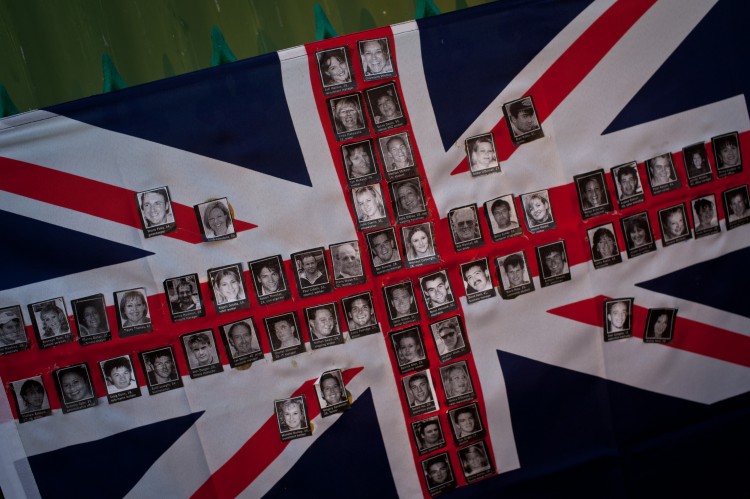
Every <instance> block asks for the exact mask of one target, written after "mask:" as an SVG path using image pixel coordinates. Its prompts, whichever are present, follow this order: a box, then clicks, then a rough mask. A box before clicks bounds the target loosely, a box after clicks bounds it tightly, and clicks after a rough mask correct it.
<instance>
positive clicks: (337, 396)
mask: <svg viewBox="0 0 750 499" xmlns="http://www.w3.org/2000/svg"><path fill="white" fill-rule="evenodd" d="M315 394H316V395H317V396H318V405H319V406H320V415H321V416H323V417H324V418H325V417H328V416H330V415H331V414H337V413H339V412H344V411H346V410H348V409H349V408H350V407H351V405H350V403H349V395H348V394H347V393H346V386H345V385H344V378H343V376H342V375H341V369H333V370H331V371H326V372H324V373H323V374H321V375H320V378H318V379H317V381H316V382H315Z"/></svg>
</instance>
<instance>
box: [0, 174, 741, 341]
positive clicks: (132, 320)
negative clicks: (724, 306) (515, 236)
mask: <svg viewBox="0 0 750 499" xmlns="http://www.w3.org/2000/svg"><path fill="white" fill-rule="evenodd" d="M536 195H537V193H534V194H532V195H531V196H536ZM508 196H509V197H510V198H511V199H508V200H506V199H503V197H501V198H497V199H496V200H491V201H488V202H487V203H486V205H489V208H488V211H487V212H488V213H490V212H491V213H492V217H491V220H492V221H494V222H495V223H494V225H493V224H492V223H491V224H490V225H491V227H493V234H500V233H501V232H498V233H495V232H494V227H498V228H503V227H502V225H503V224H505V225H508V224H509V223H510V225H511V226H512V227H505V230H506V231H508V232H513V231H516V233H518V230H520V228H519V226H518V222H516V221H513V220H512V216H511V215H512V214H515V213H514V206H515V204H514V203H513V199H512V195H508ZM523 196H525V195H522V199H523ZM721 198H722V201H723V207H724V213H725V220H726V225H725V226H726V228H727V230H731V229H734V228H736V227H738V226H741V225H745V224H747V223H750V196H749V195H748V186H747V184H745V185H740V186H737V187H732V188H729V189H727V190H725V191H724V192H722V193H721ZM542 199H546V197H543V198H542ZM545 206H546V205H545ZM690 211H691V212H692V220H693V230H692V232H691V228H690V217H689V216H688V207H687V204H686V203H678V204H676V205H673V206H668V207H665V208H663V209H659V210H657V212H656V219H657V220H658V223H659V226H660V228H661V234H662V245H663V246H665V247H666V246H669V245H672V244H676V243H679V242H682V241H685V240H688V239H691V238H692V237H695V238H696V239H697V238H701V237H705V236H708V235H711V234H715V233H718V232H720V230H721V226H720V224H719V217H718V213H719V212H718V209H717V201H716V196H715V195H714V194H708V195H705V196H700V197H698V198H695V199H693V200H691V202H690ZM462 215H466V217H465V218H466V220H463V218H462V217H461V216H462ZM550 216H551V211H550ZM476 217H477V213H476V207H475V206H472V207H462V208H459V209H456V210H453V211H452V212H451V214H450V215H449V218H450V221H451V227H452V229H451V230H452V233H453V237H454V243H456V244H457V247H459V246H458V245H459V244H462V243H467V242H469V243H472V241H477V240H478V241H481V234H480V233H479V232H478V227H479V224H478V221H477V218H476ZM462 221H463V222H464V223H460V222H462ZM467 221H468V222H467ZM552 223H554V219H552ZM620 226H621V230H622V233H623V236H624V241H625V244H626V247H625V250H626V251H627V255H628V257H629V258H634V257H636V256H639V255H642V254H645V253H648V252H651V251H655V250H656V240H655V237H654V234H653V230H652V225H651V220H650V217H649V215H648V212H646V211H643V212H639V213H635V214H633V215H630V216H627V217H623V218H622V219H621V220H620ZM467 227H468V228H471V232H470V234H471V237H469V238H465V237H464V236H462V233H464V232H465V229H466V228H467ZM402 231H403V241H404V243H405V244H404V253H405V254H406V260H407V266H409V267H416V266H419V265H425V264H427V263H436V262H438V261H439V258H438V255H437V254H436V251H435V246H434V232H433V228H432V223H431V222H427V223H421V224H416V225H412V226H407V227H402ZM616 232H617V231H616V228H615V226H614V223H612V222H610V223H607V224H602V225H599V226H596V227H591V228H589V229H587V236H588V240H589V247H590V250H591V255H592V261H593V265H594V267H595V268H601V267H605V266H609V265H613V264H616V263H619V262H621V261H622V255H621V253H622V250H621V249H620V248H619V245H618V242H617V241H618V238H617V235H616ZM366 239H367V241H368V244H369V246H370V256H371V261H372V265H373V269H374V272H375V273H376V274H380V273H384V272H388V271H393V270H396V269H400V268H402V267H403V261H402V258H401V254H400V253H399V250H398V247H397V245H396V235H395V230H394V229H393V228H392V227H389V228H386V229H381V230H377V231H372V232H369V233H367V234H366ZM330 252H331V261H332V263H333V268H334V273H335V282H336V285H337V286H343V285H352V284H362V283H364V281H365V275H364V269H363V266H362V261H361V256H360V252H359V243H358V242H357V241H351V242H346V243H340V244H335V245H331V246H330ZM536 256H537V262H538V264H539V269H540V281H541V284H542V286H547V285H550V284H554V283H557V282H562V281H564V280H568V279H569V278H570V273H569V269H568V267H567V252H566V249H565V243H564V241H557V242H553V243H550V244H547V245H543V246H540V247H538V248H536ZM510 257H513V258H510ZM508 258H510V260H508ZM508 261H509V262H510V263H509V264H507V265H506V262H508ZM292 262H293V266H292V267H293V269H294V274H295V277H296V281H297V285H298V288H299V292H300V296H303V297H306V296H314V295H317V294H321V293H325V292H328V291H330V290H331V289H332V286H331V273H330V271H329V269H328V262H327V260H326V257H325V250H324V249H323V248H317V249H314V250H310V251H306V252H300V253H295V254H293V255H292ZM509 266H510V268H512V269H513V271H512V272H511V271H509V270H508V267H509ZM249 268H250V274H251V275H252V281H253V284H254V289H255V291H256V295H257V298H258V301H259V303H260V304H262V305H263V304H268V303H274V302H276V301H281V300H284V299H288V298H289V297H290V296H291V293H290V286H289V284H288V282H287V278H286V274H285V272H284V264H283V261H282V260H281V256H279V255H277V256H275V257H270V258H266V259H261V260H256V261H254V262H249ZM497 269H498V277H499V283H500V292H501V295H502V296H503V297H505V298H511V297H514V296H518V295H519V294H523V293H525V292H529V291H532V290H533V286H534V284H533V280H531V279H530V274H529V272H528V269H527V264H526V257H525V253H524V252H518V253H515V254H514V255H509V256H506V257H503V258H500V259H498V260H497ZM461 276H462V277H463V282H464V287H465V291H466V294H467V298H468V300H469V302H470V303H471V302H473V301H476V300H479V299H483V298H488V297H491V296H494V292H495V288H494V287H493V286H492V281H491V279H490V277H489V269H488V265H487V262H486V259H482V260H477V261H475V262H469V263H467V264H462V265H461ZM208 277H209V282H210V283H211V286H210V288H211V293H212V298H213V301H214V303H215V306H216V310H217V312H218V313H223V312H229V311H235V310H240V309H243V308H247V307H249V301H248V297H247V296H248V294H247V289H246V286H245V281H244V279H243V272H242V265H241V264H239V263H237V264H233V265H229V266H224V267H220V268H217V269H209V271H208ZM419 281H420V289H421V291H422V294H423V297H424V301H425V304H426V309H427V311H428V314H429V315H430V318H434V317H437V316H438V315H440V314H442V313H446V312H448V311H451V310H455V309H456V308H457V303H456V299H455V297H454V296H453V292H452V290H451V287H450V281H449V279H448V276H447V272H446V271H445V270H441V271H438V272H434V273H431V274H428V275H426V276H422V277H420V278H419ZM407 283H408V286H407V285H405V284H404V283H399V284H396V285H391V286H386V287H385V288H384V292H385V293H386V300H385V301H386V303H387V304H388V307H387V308H388V310H389V313H391V314H392V315H391V316H390V317H389V319H390V322H391V324H392V325H393V327H398V326H401V325H405V324H407V323H409V322H412V320H416V319H418V318H419V317H418V312H417V307H416V302H415V300H414V291H413V289H412V287H411V283H410V282H409V281H407ZM164 288H165V293H166V296H167V297H168V304H169V309H170V313H171V316H172V320H173V321H181V320H186V319H191V318H195V317H200V316H203V315H205V305H204V303H203V299H202V296H201V292H200V285H199V280H198V275H197V274H191V275H187V276H181V277H177V278H172V279H167V280H165V282H164ZM394 295H397V297H398V298H402V296H401V295H403V296H404V297H405V298H402V299H400V300H399V299H395V298H394ZM114 299H115V303H116V304H118V305H119V306H118V307H116V312H117V317H118V327H119V331H120V336H130V335H134V334H140V333H145V332H149V331H151V330H152V329H153V324H152V322H151V317H150V315H149V312H148V301H147V297H146V291H145V289H144V288H136V289H130V290H123V291H118V292H115V293H114ZM401 302H404V303H405V304H407V303H408V307H407V308H408V309H409V310H407V312H406V313H405V314H401V313H399V312H398V311H397V310H396V309H395V308H393V307H394V304H396V303H399V304H400V303H401ZM71 304H72V308H73V313H74V317H75V322H76V326H77V330H78V332H79V339H80V341H81V343H82V344H90V343H96V342H100V341H107V340H108V339H110V338H111V331H110V327H109V324H108V321H107V315H106V306H105V303H104V297H103V295H94V296H89V297H85V298H81V299H78V300H73V301H72V302H71ZM404 306H405V305H404ZM29 314H30V316H31V318H32V323H33V325H34V328H35V331H36V333H37V337H38V341H39V344H40V346H41V347H42V348H47V347H50V346H55V345H58V344H61V343H65V342H68V341H72V331H71V327H70V324H69V322H68V316H67V313H66V306H65V303H64V300H63V298H62V297H58V298H55V299H52V300H45V301H42V302H37V303H34V304H31V305H29ZM27 346H28V340H27V338H26V334H25V327H24V322H23V315H22V313H21V310H20V307H19V306H16V307H6V308H3V309H0V353H3V354H5V353H12V352H15V351H20V350H23V349H25V348H27Z"/></svg>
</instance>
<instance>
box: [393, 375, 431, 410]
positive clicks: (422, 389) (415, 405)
mask: <svg viewBox="0 0 750 499" xmlns="http://www.w3.org/2000/svg"><path fill="white" fill-rule="evenodd" d="M401 382H402V384H403V387H404V395H405V396H406V400H407V402H408V404H407V405H408V406H409V414H410V415H412V416H418V415H420V414H426V413H428V412H432V411H436V410H438V408H439V407H438V403H437V398H436V397H435V387H434V386H433V384H432V376H430V371H429V370H424V371H419V372H417V373H414V374H411V375H408V376H404V377H403V378H402V379H401Z"/></svg>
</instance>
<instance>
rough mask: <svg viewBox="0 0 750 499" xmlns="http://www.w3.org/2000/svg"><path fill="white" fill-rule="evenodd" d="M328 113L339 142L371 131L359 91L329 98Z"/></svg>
mask: <svg viewBox="0 0 750 499" xmlns="http://www.w3.org/2000/svg"><path fill="white" fill-rule="evenodd" d="M328 114H329V116H330V117H331V123H332V124H333V131H334V132H335V134H336V140H338V141H339V142H341V141H343V140H348V139H353V138H356V137H362V136H363V135H367V134H369V133H370V131H369V130H368V128H367V120H366V119H365V113H364V110H363V108H362V96H361V95H360V94H358V93H355V94H349V95H342V96H341V97H333V98H331V99H328Z"/></svg>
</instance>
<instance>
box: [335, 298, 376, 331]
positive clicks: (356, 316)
mask: <svg viewBox="0 0 750 499" xmlns="http://www.w3.org/2000/svg"><path fill="white" fill-rule="evenodd" d="M341 306H342V308H343V309H344V313H345V314H346V321H347V324H348V326H349V336H350V337H352V338H358V337H360V336H364V335H367V334H372V333H376V332H380V325H379V324H378V318H377V317H376V316H375V306H374V305H373V303H372V294H371V293H370V292H369V291H368V292H366V293H361V294H358V295H354V296H348V297H346V298H342V299H341Z"/></svg>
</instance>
